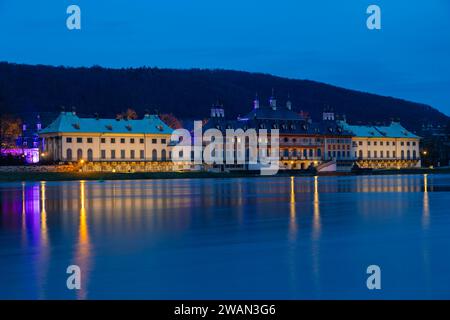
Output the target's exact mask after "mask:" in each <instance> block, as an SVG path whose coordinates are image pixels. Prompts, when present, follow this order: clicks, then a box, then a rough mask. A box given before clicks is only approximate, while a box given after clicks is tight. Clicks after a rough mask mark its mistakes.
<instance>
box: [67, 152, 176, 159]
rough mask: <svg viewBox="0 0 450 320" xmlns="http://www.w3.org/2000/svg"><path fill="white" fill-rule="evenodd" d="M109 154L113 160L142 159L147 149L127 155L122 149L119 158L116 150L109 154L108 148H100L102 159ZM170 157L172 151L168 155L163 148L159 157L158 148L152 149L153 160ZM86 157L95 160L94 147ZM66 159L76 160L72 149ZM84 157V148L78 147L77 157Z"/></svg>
mask: <svg viewBox="0 0 450 320" xmlns="http://www.w3.org/2000/svg"><path fill="white" fill-rule="evenodd" d="M138 155H139V158H138V157H137V156H138ZM107 156H109V159H112V160H114V159H122V160H125V159H131V160H134V159H141V160H144V159H145V151H144V150H139V154H138V153H137V151H136V150H130V151H129V154H128V155H127V154H126V150H120V157H119V158H117V155H116V150H110V151H109V154H108V155H107V151H106V150H100V159H102V160H106V159H107ZM170 157H171V152H169V157H167V151H166V150H164V149H163V150H162V151H161V158H160V159H158V151H157V150H156V149H154V150H152V158H151V160H152V161H157V160H162V161H165V160H168V159H170ZM86 158H87V160H88V161H93V160H94V157H93V151H92V149H88V150H87V157H86ZM66 159H67V161H72V160H74V159H73V154H72V149H67V151H66ZM82 159H85V158H84V155H83V150H82V149H78V150H77V158H76V160H82Z"/></svg>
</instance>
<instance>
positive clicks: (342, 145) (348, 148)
mask: <svg viewBox="0 0 450 320" xmlns="http://www.w3.org/2000/svg"><path fill="white" fill-rule="evenodd" d="M341 148H342V150H346V149H347V150H350V145H349V144H338V145H336V144H333V145H331V146H328V149H331V150H341Z"/></svg>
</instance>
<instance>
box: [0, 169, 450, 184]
mask: <svg viewBox="0 0 450 320" xmlns="http://www.w3.org/2000/svg"><path fill="white" fill-rule="evenodd" d="M432 173H445V174H449V173H450V168H443V169H441V168H437V169H400V170H374V171H370V172H367V171H364V172H328V173H318V174H315V173H313V172H307V171H299V170H290V171H280V172H279V173H278V174H277V175H276V176H279V177H286V176H300V177H301V176H304V177H308V176H315V175H318V176H355V175H392V174H432ZM244 177H254V178H257V177H265V176H261V175H260V174H259V172H230V173H225V172H223V173H213V172H139V173H112V172H1V173H0V182H15V181H72V180H100V181H102V180H142V179H205V178H208V179H211V178H213V179H223V178H244Z"/></svg>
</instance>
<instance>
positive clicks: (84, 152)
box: [40, 112, 172, 162]
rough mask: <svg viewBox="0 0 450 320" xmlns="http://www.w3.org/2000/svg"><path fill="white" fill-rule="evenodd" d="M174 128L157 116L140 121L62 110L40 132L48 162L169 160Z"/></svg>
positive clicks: (148, 116)
mask: <svg viewBox="0 0 450 320" xmlns="http://www.w3.org/2000/svg"><path fill="white" fill-rule="evenodd" d="M171 133H172V129H171V128H169V127H168V126H167V125H166V124H165V123H164V122H162V121H161V120H160V119H159V118H158V117H157V116H150V115H146V116H145V117H144V119H141V120H116V119H92V118H79V117H77V116H76V115H75V114H74V113H67V112H63V113H61V115H60V116H59V117H58V118H57V119H56V120H55V121H54V122H53V123H52V124H51V125H50V126H49V127H47V128H45V129H44V130H42V131H41V133H40V136H41V137H42V138H43V145H44V147H43V150H42V152H43V155H44V157H45V159H46V160H49V161H63V162H75V161H81V160H83V161H88V162H96V161H113V162H116V161H120V162H126V161H154V162H155V161H170V159H171V149H172V148H171V146H170V137H171Z"/></svg>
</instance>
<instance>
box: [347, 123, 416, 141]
mask: <svg viewBox="0 0 450 320" xmlns="http://www.w3.org/2000/svg"><path fill="white" fill-rule="evenodd" d="M339 123H340V125H341V126H342V128H343V129H344V130H348V131H350V132H352V133H353V134H354V135H355V136H356V137H365V138H415V139H419V138H420V137H419V136H417V135H415V134H414V133H412V132H410V131H408V130H406V129H405V128H404V127H403V126H402V125H401V124H400V123H399V122H392V123H391V124H390V125H389V126H361V125H350V124H348V123H347V122H345V121H340V122H339Z"/></svg>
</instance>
